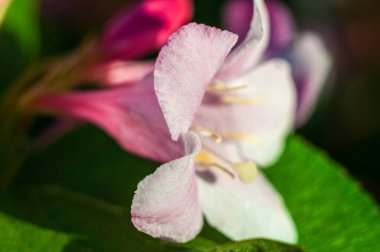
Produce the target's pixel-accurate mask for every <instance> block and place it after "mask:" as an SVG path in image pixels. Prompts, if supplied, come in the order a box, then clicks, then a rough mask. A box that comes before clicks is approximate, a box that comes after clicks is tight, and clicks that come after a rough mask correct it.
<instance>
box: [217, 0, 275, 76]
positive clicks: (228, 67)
mask: <svg viewBox="0 0 380 252" xmlns="http://www.w3.org/2000/svg"><path fill="white" fill-rule="evenodd" d="M269 29H270V27H269V17H268V12H267V9H266V6H265V4H264V2H263V0H254V15H253V17H252V20H251V24H250V29H249V31H248V33H247V35H246V37H245V39H244V41H243V42H242V43H241V44H240V45H239V46H238V47H237V48H235V49H234V50H233V51H232V52H231V53H230V55H228V57H227V59H226V62H225V63H224V64H223V66H222V68H221V70H220V71H219V73H218V75H217V78H218V79H222V80H226V79H230V78H233V77H235V76H236V75H239V74H243V73H245V72H246V71H248V70H251V69H252V68H253V67H254V66H255V65H256V64H257V63H258V62H259V61H260V60H261V58H262V56H263V54H264V52H265V50H266V49H267V46H268V43H269V33H270V30H269Z"/></svg>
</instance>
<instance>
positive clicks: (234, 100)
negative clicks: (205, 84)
mask: <svg viewBox="0 0 380 252" xmlns="http://www.w3.org/2000/svg"><path fill="white" fill-rule="evenodd" d="M222 100H223V102H225V103H231V104H243V105H254V104H257V103H259V102H261V101H262V100H263V97H261V96H258V97H253V98H245V97H240V96H224V97H222Z"/></svg>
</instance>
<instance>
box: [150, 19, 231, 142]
mask: <svg viewBox="0 0 380 252" xmlns="http://www.w3.org/2000/svg"><path fill="white" fill-rule="evenodd" d="M236 41H237V36H236V35H235V34H233V33H230V32H228V31H222V30H219V29H217V28H213V27H209V26H206V25H201V24H195V23H191V24H188V25H186V26H184V27H182V28H181V29H180V30H178V31H177V32H176V33H174V34H173V36H171V37H170V39H169V41H168V44H167V45H166V46H164V47H163V48H162V50H161V52H160V54H159V56H158V58H157V62H156V68H155V71H154V85H155V90H156V94H157V98H158V102H159V104H160V106H161V109H162V111H163V113H164V116H165V119H166V122H167V124H168V126H169V130H170V133H171V136H172V139H173V140H177V139H178V137H179V135H180V134H181V133H184V132H186V131H187V130H188V129H189V128H190V125H191V122H192V120H193V117H194V113H195V112H196V111H197V109H198V107H199V106H200V104H201V102H202V99H203V96H204V93H205V91H206V89H207V86H208V85H209V84H210V82H211V80H212V79H213V77H214V75H215V74H216V72H217V71H218V69H219V67H220V66H221V64H222V63H223V61H224V59H225V57H226V56H227V54H228V53H229V51H230V50H231V48H232V46H233V45H234V44H235V43H236Z"/></svg>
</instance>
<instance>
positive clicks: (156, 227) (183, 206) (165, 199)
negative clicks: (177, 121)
mask: <svg viewBox="0 0 380 252" xmlns="http://www.w3.org/2000/svg"><path fill="white" fill-rule="evenodd" d="M184 142H185V145H186V149H187V151H188V154H187V155H186V156H184V157H182V158H179V159H177V160H174V161H171V162H169V163H167V164H164V165H162V166H161V167H159V168H158V169H157V170H156V172H155V173H153V174H152V175H149V176H147V177H146V178H145V179H144V180H142V181H141V182H140V183H139V185H138V188H137V191H136V193H135V196H134V198H133V202H132V208H131V214H132V222H133V224H134V225H135V227H136V228H137V229H138V230H140V231H142V232H144V233H146V234H149V235H151V236H153V237H156V238H161V239H164V240H170V241H176V242H186V241H189V240H191V239H192V238H194V237H195V236H196V235H197V234H198V233H199V231H200V230H201V228H202V225H203V219H202V212H201V208H200V205H199V201H198V186H197V180H196V174H195V170H194V156H195V155H196V154H197V153H198V152H199V151H200V140H199V138H198V137H197V135H195V134H194V133H191V132H190V133H188V134H186V135H185V136H184Z"/></svg>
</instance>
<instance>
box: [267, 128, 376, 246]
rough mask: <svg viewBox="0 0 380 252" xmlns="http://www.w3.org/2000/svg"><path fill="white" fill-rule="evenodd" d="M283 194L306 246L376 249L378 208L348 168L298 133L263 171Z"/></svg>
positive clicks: (301, 242) (300, 238)
mask: <svg viewBox="0 0 380 252" xmlns="http://www.w3.org/2000/svg"><path fill="white" fill-rule="evenodd" d="M266 171H267V172H266V173H267V175H268V177H269V179H270V180H271V181H272V183H273V184H274V185H275V186H276V187H277V189H278V190H279V191H280V192H281V194H282V195H283V197H284V199H285V201H286V203H287V205H288V207H289V210H290V212H291V213H292V215H293V217H294V220H295V222H296V225H297V228H298V232H299V243H300V244H302V245H303V246H304V247H305V249H306V250H307V251H315V252H318V251H320V252H325V251H334V252H339V251H342V252H343V251H344V252H347V251H380V242H379V237H380V213H379V208H378V206H377V205H376V203H375V202H374V200H373V199H372V198H371V197H370V196H369V195H368V194H367V193H366V192H365V191H364V190H363V189H362V187H361V185H360V184H359V183H358V182H357V181H355V180H354V179H352V178H351V177H349V174H348V173H347V171H346V170H345V169H344V168H342V167H340V166H339V165H338V164H337V163H335V162H333V161H331V160H330V159H329V158H328V157H327V155H326V154H324V153H323V152H321V151H320V150H318V149H316V148H315V147H313V146H312V145H311V144H309V143H308V142H306V141H305V140H303V139H302V138H300V137H297V136H293V137H291V138H290V139H289V141H288V143H287V148H286V151H285V153H284V155H283V156H282V158H281V159H280V161H279V162H278V163H277V164H276V165H275V166H274V167H272V168H268V169H267V170H266Z"/></svg>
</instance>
